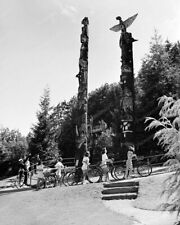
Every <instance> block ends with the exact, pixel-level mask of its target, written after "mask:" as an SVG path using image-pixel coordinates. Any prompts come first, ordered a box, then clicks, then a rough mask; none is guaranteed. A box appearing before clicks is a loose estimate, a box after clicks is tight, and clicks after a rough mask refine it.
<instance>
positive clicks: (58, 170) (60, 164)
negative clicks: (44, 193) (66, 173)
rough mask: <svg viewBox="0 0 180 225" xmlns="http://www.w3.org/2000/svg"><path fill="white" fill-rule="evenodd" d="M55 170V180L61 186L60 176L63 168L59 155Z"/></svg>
mask: <svg viewBox="0 0 180 225" xmlns="http://www.w3.org/2000/svg"><path fill="white" fill-rule="evenodd" d="M55 168H56V169H57V170H56V176H57V182H58V184H59V185H60V186H61V183H62V182H61V177H62V173H61V172H62V169H64V165H63V163H62V158H61V157H60V158H59V160H58V161H57V163H56V165H55Z"/></svg>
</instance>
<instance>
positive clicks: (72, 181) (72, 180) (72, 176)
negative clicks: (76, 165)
mask: <svg viewBox="0 0 180 225" xmlns="http://www.w3.org/2000/svg"><path fill="white" fill-rule="evenodd" d="M75 175H76V174H75V172H71V173H69V175H68V176H67V184H68V185H69V186H72V185H74V184H76V182H75V180H76V179H75Z"/></svg>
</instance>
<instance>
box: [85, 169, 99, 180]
mask: <svg viewBox="0 0 180 225" xmlns="http://www.w3.org/2000/svg"><path fill="white" fill-rule="evenodd" d="M87 179H88V181H89V182H90V183H98V182H100V181H101V180H102V173H101V171H100V170H99V169H98V168H89V170H88V173H87Z"/></svg>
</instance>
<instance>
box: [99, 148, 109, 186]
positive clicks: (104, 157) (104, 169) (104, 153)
mask: <svg viewBox="0 0 180 225" xmlns="http://www.w3.org/2000/svg"><path fill="white" fill-rule="evenodd" d="M108 160H109V159H108V156H107V149H106V147H104V148H103V149H102V160H101V168H102V172H103V177H104V181H105V182H107V181H109V167H108V164H107V162H108Z"/></svg>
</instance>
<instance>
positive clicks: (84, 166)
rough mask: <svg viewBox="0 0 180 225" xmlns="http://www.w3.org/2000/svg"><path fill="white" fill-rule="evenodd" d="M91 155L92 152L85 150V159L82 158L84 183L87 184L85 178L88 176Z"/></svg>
mask: <svg viewBox="0 0 180 225" xmlns="http://www.w3.org/2000/svg"><path fill="white" fill-rule="evenodd" d="M89 157H90V153H89V152H85V154H84V157H83V160H82V167H81V169H82V172H83V179H82V184H85V180H86V178H87V173H88V167H89Z"/></svg>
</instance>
